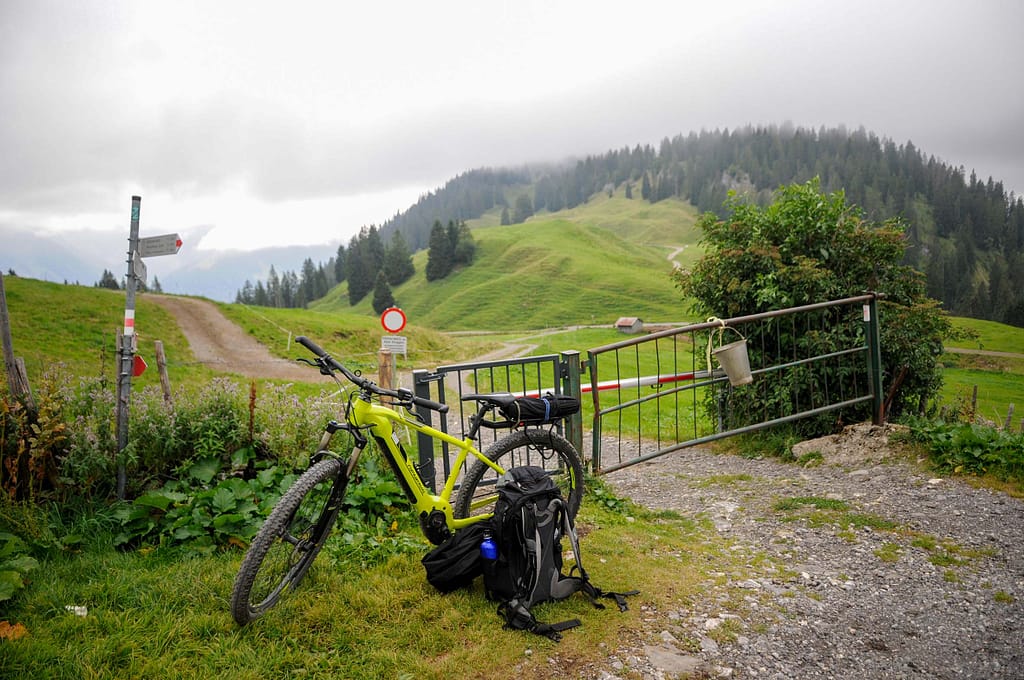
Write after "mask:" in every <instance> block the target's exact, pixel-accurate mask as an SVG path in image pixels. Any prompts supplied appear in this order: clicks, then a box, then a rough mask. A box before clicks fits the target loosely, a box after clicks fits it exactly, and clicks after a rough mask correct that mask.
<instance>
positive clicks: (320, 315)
mask: <svg viewBox="0 0 1024 680" xmlns="http://www.w3.org/2000/svg"><path fill="white" fill-rule="evenodd" d="M218 306H219V308H220V310H221V312H223V314H224V316H226V317H227V318H228V319H230V320H231V321H233V322H235V323H236V324H238V325H239V326H240V327H241V328H242V329H243V330H245V331H246V332H247V333H248V334H249V335H251V336H252V337H254V338H255V339H256V340H257V341H259V342H260V343H261V344H263V345H264V346H265V347H267V348H268V349H269V350H270V351H271V352H272V353H273V354H275V355H277V356H279V357H282V358H286V359H294V358H295V357H299V356H308V355H309V352H307V351H306V349H305V348H303V347H302V346H300V345H297V344H296V343H295V337H296V336H299V335H305V336H307V337H309V338H311V339H313V340H314V341H316V343H317V344H319V345H320V346H321V347H323V348H324V349H326V350H327V351H328V352H330V353H331V354H333V355H334V356H335V357H336V358H337V359H339V360H341V361H342V363H345V364H346V365H348V366H349V368H352V369H356V368H359V369H362V370H367V369H369V370H373V371H375V370H376V365H377V350H378V349H379V348H380V344H381V337H382V336H383V335H385V334H386V333H385V331H384V330H383V329H382V328H381V325H380V318H379V317H378V316H370V315H367V314H362V313H358V312H352V311H344V312H325V311H317V310H305V309H271V308H267V307H247V306H245V305H236V304H223V303H221V304H219V305H218ZM402 335H403V336H405V337H406V338H408V350H409V351H408V354H407V355H406V356H398V357H397V364H398V368H399V369H400V370H411V369H412V368H423V367H426V366H430V367H433V366H438V365H441V364H445V363H454V362H456V361H459V360H461V359H463V358H464V357H466V356H473V355H474V354H482V353H484V352H487V351H490V350H491V349H494V348H495V347H497V346H498V343H497V342H496V341H495V340H494V339H493V338H490V337H487V336H468V337H452V336H449V335H445V334H442V333H440V332H438V331H435V330H431V329H429V328H426V327H424V326H421V325H414V324H412V323H410V324H409V325H408V326H406V328H405V329H404V330H403V331H402Z"/></svg>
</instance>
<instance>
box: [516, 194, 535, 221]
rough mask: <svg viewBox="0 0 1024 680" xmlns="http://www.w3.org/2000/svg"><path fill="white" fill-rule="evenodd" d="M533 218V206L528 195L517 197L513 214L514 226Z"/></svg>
mask: <svg viewBox="0 0 1024 680" xmlns="http://www.w3.org/2000/svg"><path fill="white" fill-rule="evenodd" d="M532 216H533V204H532V203H531V202H530V197H529V196H527V195H526V194H519V196H518V197H516V205H515V211H514V212H513V213H512V224H521V223H523V222H525V221H526V220H527V219H528V218H530V217H532Z"/></svg>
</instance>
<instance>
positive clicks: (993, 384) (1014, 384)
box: [940, 368, 1024, 430]
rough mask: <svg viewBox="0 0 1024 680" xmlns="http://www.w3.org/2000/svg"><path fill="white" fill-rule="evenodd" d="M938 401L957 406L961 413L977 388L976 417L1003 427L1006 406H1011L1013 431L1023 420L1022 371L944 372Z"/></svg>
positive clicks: (953, 370)
mask: <svg viewBox="0 0 1024 680" xmlns="http://www.w3.org/2000/svg"><path fill="white" fill-rule="evenodd" d="M942 374H943V379H944V384H943V386H942V392H941V395H940V397H941V401H942V403H944V404H957V405H960V406H961V409H960V410H961V412H962V411H963V410H966V409H969V407H970V404H971V400H972V399H973V394H974V387H975V386H977V388H978V403H977V412H976V413H977V415H978V416H980V417H982V418H985V419H986V420H990V421H993V422H995V423H996V424H998V425H1000V426H1001V425H1003V423H1004V421H1005V420H1006V415H1007V413H1008V411H1009V407H1010V404H1013V405H1014V413H1015V414H1016V415H1015V416H1014V418H1013V421H1014V422H1013V428H1012V429H1014V430H1017V429H1019V423H1020V419H1021V418H1024V370H1022V371H1021V372H1013V373H1010V372H1004V371H984V370H976V369H963V368H945V369H943V371H942Z"/></svg>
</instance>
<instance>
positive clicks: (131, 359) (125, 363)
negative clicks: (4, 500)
mask: <svg viewBox="0 0 1024 680" xmlns="http://www.w3.org/2000/svg"><path fill="white" fill-rule="evenodd" d="M141 204H142V197H141V196H132V216H131V226H130V227H129V231H128V272H127V275H126V277H125V285H124V290H125V303H124V329H123V330H122V332H121V333H119V338H118V343H117V345H118V347H117V349H118V356H119V359H118V363H119V368H118V373H117V450H118V453H119V454H120V452H122V451H124V449H125V447H127V446H128V406H129V403H130V402H131V392H132V376H135V377H138V376H140V375H142V372H143V371H144V370H146V362H145V361H144V360H143V359H142V357H137V356H135V350H136V347H137V338H136V335H135V290H136V287H137V286H138V284H139V283H140V282H141V283H142V285H146V277H147V272H146V264H145V263H144V262H143V261H142V258H144V257H157V256H159V255H174V254H176V253H177V252H178V250H180V249H181V245H182V241H181V237H180V236H178V235H177V234H163V235H161V236H149V237H147V238H139V209H140V207H141ZM126 484H127V478H126V476H125V467H124V459H123V457H121V456H119V460H118V463H117V497H118V498H119V499H122V500H123V499H124V493H125V486H126Z"/></svg>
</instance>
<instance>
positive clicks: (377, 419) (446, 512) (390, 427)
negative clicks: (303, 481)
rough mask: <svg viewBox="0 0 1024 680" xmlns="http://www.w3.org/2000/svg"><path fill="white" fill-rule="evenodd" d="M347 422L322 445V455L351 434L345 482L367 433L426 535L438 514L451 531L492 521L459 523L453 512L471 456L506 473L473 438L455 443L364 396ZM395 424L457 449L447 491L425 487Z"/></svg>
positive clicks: (352, 406)
mask: <svg viewBox="0 0 1024 680" xmlns="http://www.w3.org/2000/svg"><path fill="white" fill-rule="evenodd" d="M345 419H346V426H343V425H339V426H338V427H336V428H331V427H328V429H327V431H326V432H325V433H324V437H323V439H322V440H321V442H320V451H327V450H328V446H329V444H330V440H331V437H332V435H333V433H334V431H336V430H337V429H344V430H347V431H349V432H351V433H352V435H353V437H354V439H355V446H354V447H353V449H352V454H351V455H350V457H349V460H348V464H347V467H346V475H347V477H346V478H351V476H352V473H353V472H354V471H355V467H356V465H357V464H358V462H359V456H360V455H361V454H362V451H363V449H365V447H366V444H367V443H368V440H367V438H366V437H365V436H364V435H363V434H362V430H367V431H368V432H369V433H370V435H371V436H372V437H373V439H374V440H375V441H376V442H377V445H378V446H379V447H380V448H381V450H382V451H383V453H384V456H385V457H386V458H387V460H388V463H389V464H390V465H391V467H392V469H393V471H394V473H395V477H396V478H397V479H398V482H399V484H400V485H401V487H402V490H403V491H404V492H405V495H406V497H407V498H408V499H409V502H410V503H412V504H413V506H414V507H415V509H416V513H417V515H418V516H419V517H420V522H421V526H422V528H423V530H424V533H426V532H427V531H428V525H427V521H428V520H429V519H430V518H432V517H437V513H441V514H443V516H444V523H445V525H446V526H447V528H448V529H449V530H451V531H456V530H458V529H461V528H463V527H465V526H468V525H470V524H474V523H476V522H479V521H481V520H484V519H487V518H489V517H490V515H489V514H482V515H476V516H472V517H466V518H458V519H457V518H456V517H455V515H454V512H453V510H452V504H451V497H452V493H453V492H454V491H455V483H456V481H457V479H458V476H459V471H460V470H461V469H462V467H463V464H464V463H465V462H466V461H467V460H468V459H469V457H470V456H474V457H476V458H478V459H479V460H481V461H483V463H484V464H485V465H487V466H488V467H490V468H491V469H493V470H494V471H495V472H497V473H498V474H504V472H505V470H504V468H502V467H501V466H500V465H498V464H497V463H494V462H493V461H491V460H490V459H489V458H487V456H485V455H484V454H483V453H481V452H480V451H479V450H478V449H477V448H476V446H475V445H474V444H473V438H472V436H467V437H466V438H465V439H456V438H455V437H453V436H451V435H449V434H447V433H445V432H442V431H440V430H438V429H436V428H434V427H431V426H430V425H427V424H426V423H423V422H421V421H419V420H416V419H414V418H411V417H408V416H406V415H404V414H402V413H401V412H399V411H396V410H394V409H392V408H389V407H387V406H384V405H381V404H376V403H373V402H372V401H370V400H369V399H368V398H367V397H366V396H364V395H362V394H360V395H358V396H357V397H355V398H354V399H352V400H350V402H349V406H348V409H347V411H346V414H345ZM395 423H399V424H401V425H404V426H405V427H407V428H409V429H411V430H413V431H414V432H417V433H421V434H425V435H427V436H428V437H430V438H431V439H434V440H438V441H442V442H446V443H447V444H449V445H450V446H454V447H455V448H456V449H458V454H457V455H456V457H455V461H454V462H453V464H452V466H451V473H449V475H448V478H447V479H446V480H445V483H444V487H443V488H442V489H441V492H440V493H439V494H432V493H431V492H430V490H429V489H427V487H426V485H425V484H424V483H423V480H422V479H420V476H419V472H418V471H417V470H416V467H415V465H414V464H413V463H412V462H411V461H410V460H409V457H408V455H407V453H406V451H405V448H404V447H403V446H402V443H401V441H400V440H399V437H398V434H397V433H396V432H395V427H394V425H395Z"/></svg>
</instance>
